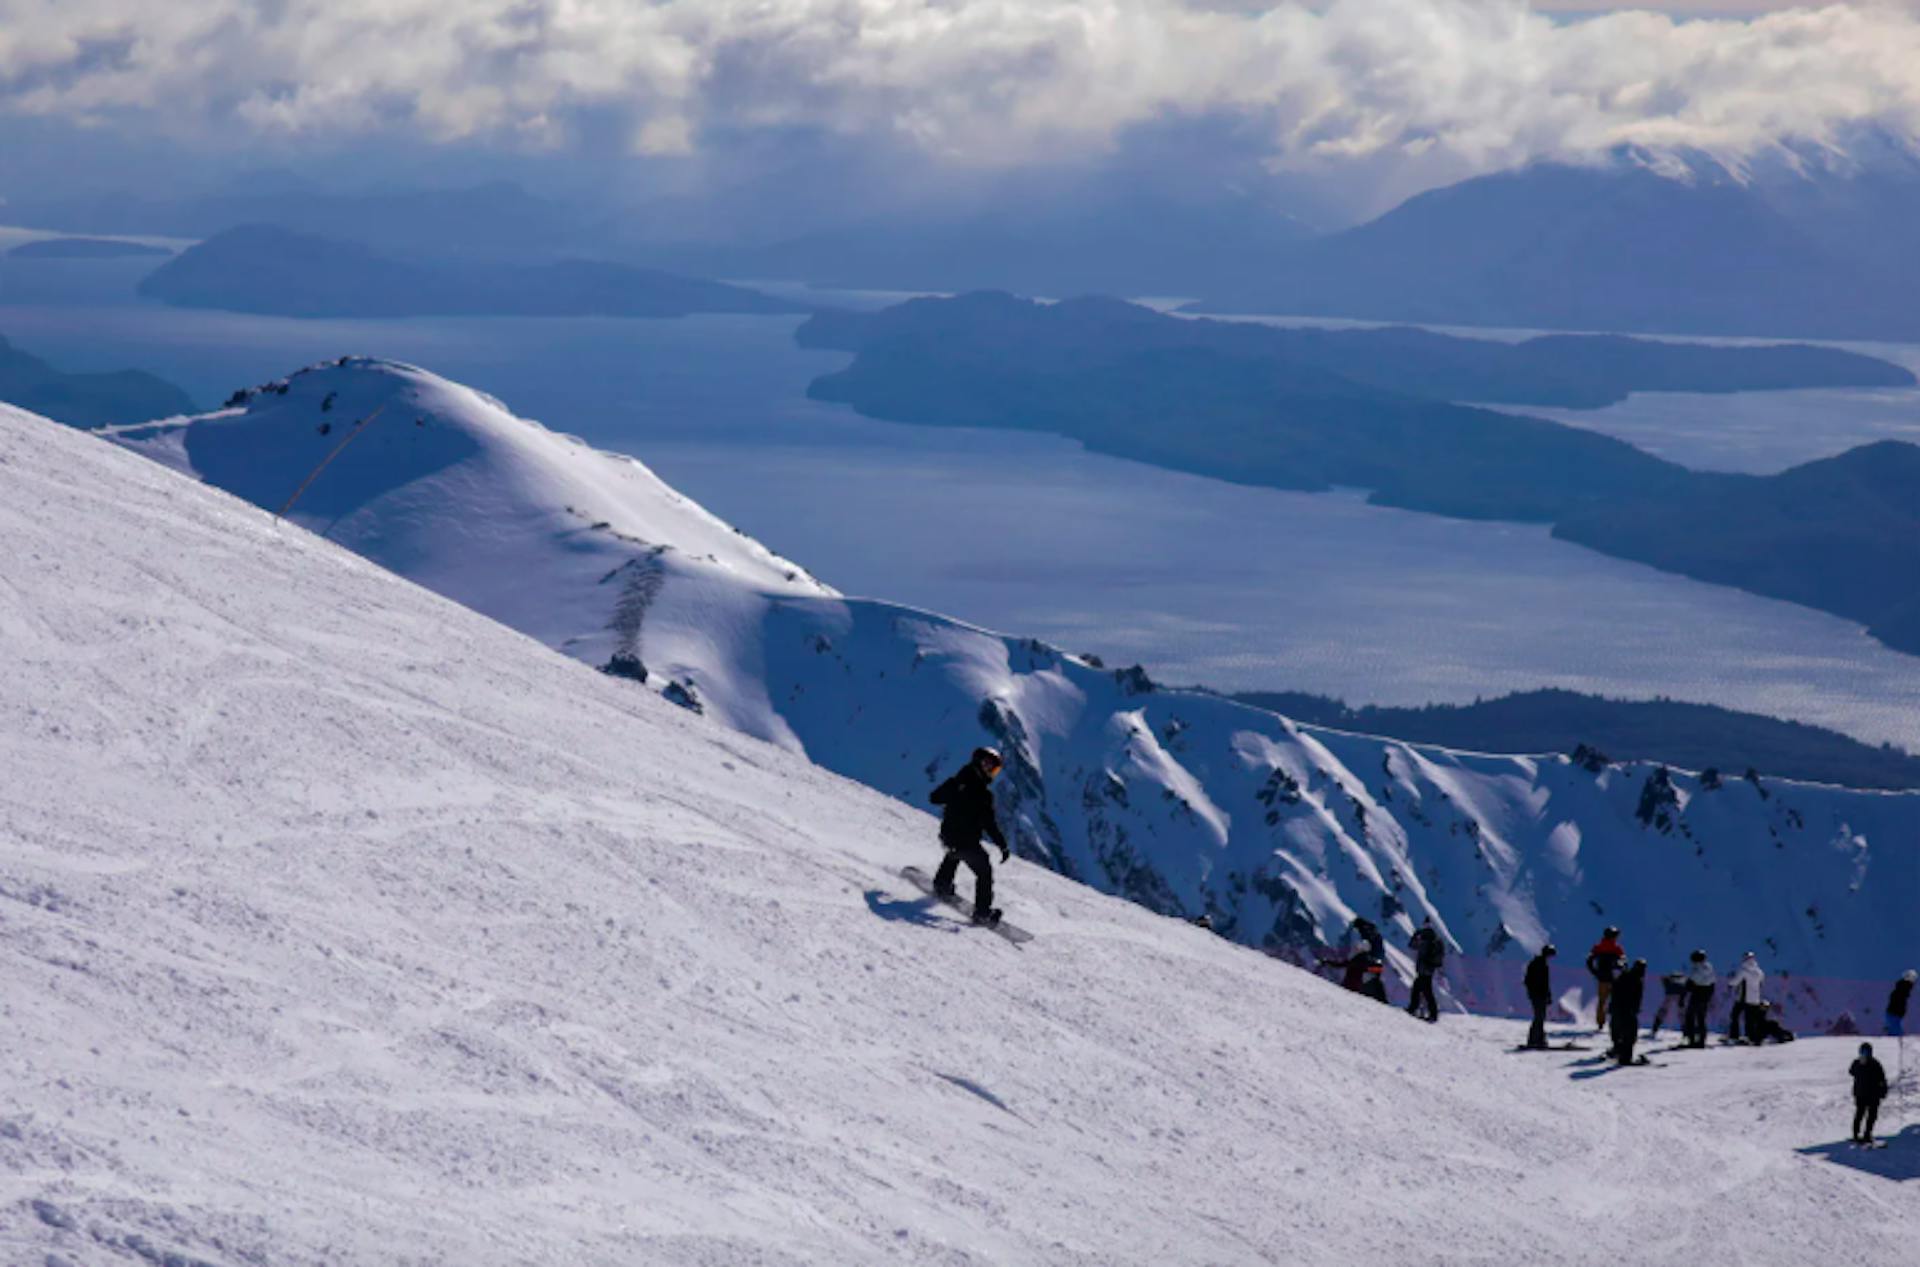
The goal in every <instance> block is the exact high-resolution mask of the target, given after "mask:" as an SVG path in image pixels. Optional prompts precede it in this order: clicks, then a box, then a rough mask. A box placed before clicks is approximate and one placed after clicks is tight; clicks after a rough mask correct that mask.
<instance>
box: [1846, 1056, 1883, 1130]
mask: <svg viewBox="0 0 1920 1267" xmlns="http://www.w3.org/2000/svg"><path fill="white" fill-rule="evenodd" d="M1847 1072H1848V1073H1850V1074H1852V1075H1853V1142H1854V1143H1856V1144H1872V1143H1873V1124H1874V1123H1875V1122H1876V1121H1878V1120H1879V1118H1880V1101H1882V1100H1884V1099H1886V1098H1887V1071H1886V1070H1885V1069H1884V1068H1882V1067H1881V1065H1880V1062H1879V1061H1877V1060H1875V1059H1874V1058H1873V1044H1872V1043H1861V1044H1860V1056H1859V1058H1858V1059H1856V1060H1855V1061H1854V1062H1853V1064H1852V1065H1850V1066H1849V1067H1848V1069H1847Z"/></svg>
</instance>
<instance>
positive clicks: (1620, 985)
mask: <svg viewBox="0 0 1920 1267" xmlns="http://www.w3.org/2000/svg"><path fill="white" fill-rule="evenodd" d="M1646 990H1647V974H1646V973H1645V972H1642V971H1639V970H1637V969H1634V968H1628V969H1627V970H1626V971H1625V972H1623V973H1621V974H1620V976H1619V978H1618V979H1617V980H1616V981H1614V983H1613V1001H1612V1002H1610V1003H1608V1004H1607V1012H1608V1013H1609V1014H1610V1015H1611V1016H1613V1017H1614V1018H1615V1019H1616V1020H1617V1021H1618V1022H1619V1023H1621V1024H1623V1025H1638V1024H1639V1023H1640V1000H1641V999H1642V998H1643V997H1644V996H1645V994H1646Z"/></svg>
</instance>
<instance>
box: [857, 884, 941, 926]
mask: <svg viewBox="0 0 1920 1267" xmlns="http://www.w3.org/2000/svg"><path fill="white" fill-rule="evenodd" d="M866 896H867V909H868V910H869V911H872V912H873V913H874V914H875V915H878V916H879V917H880V918H881V919H884V920H891V921H893V922H894V923H898V924H916V925H918V926H920V927H921V928H938V929H942V930H944V931H946V932H949V933H957V932H959V931H960V928H959V925H957V924H955V923H954V922H953V921H952V920H947V919H941V918H940V917H939V916H938V915H936V914H935V913H934V908H935V907H937V906H939V903H938V902H937V901H935V900H934V899H933V898H930V897H917V898H907V899H905V900H902V899H900V898H895V897H889V896H888V895H887V893H886V891H885V890H883V889H868V890H867V894H866Z"/></svg>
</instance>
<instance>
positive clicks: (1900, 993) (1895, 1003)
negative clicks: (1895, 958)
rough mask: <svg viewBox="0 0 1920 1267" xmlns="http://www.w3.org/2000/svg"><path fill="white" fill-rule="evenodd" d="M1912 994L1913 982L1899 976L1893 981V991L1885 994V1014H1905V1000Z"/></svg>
mask: <svg viewBox="0 0 1920 1267" xmlns="http://www.w3.org/2000/svg"><path fill="white" fill-rule="evenodd" d="M1912 995H1913V982H1911V981H1909V980H1907V979H1906V978H1905V977H1901V978H1900V979H1899V980H1898V981H1896V982H1894V983H1893V993H1892V994H1889V995H1888V996H1887V1015H1888V1016H1898V1017H1902V1018H1904V1017H1905V1016H1906V1014H1907V1000H1908V999H1909V998H1911V997H1912Z"/></svg>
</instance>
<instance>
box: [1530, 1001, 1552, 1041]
mask: <svg viewBox="0 0 1920 1267" xmlns="http://www.w3.org/2000/svg"><path fill="white" fill-rule="evenodd" d="M1527 1001H1528V1002H1529V1003H1531V1004H1533V1028H1531V1029H1529V1030H1528V1031H1527V1046H1529V1047H1545V1046H1546V1045H1547V1008H1548V1006H1549V1005H1550V1004H1551V1003H1552V1000H1551V999H1529V1000H1527Z"/></svg>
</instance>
